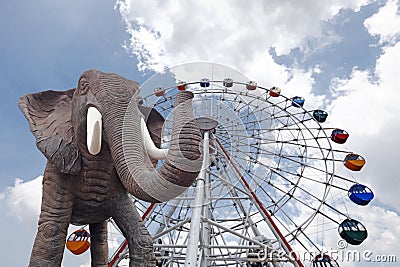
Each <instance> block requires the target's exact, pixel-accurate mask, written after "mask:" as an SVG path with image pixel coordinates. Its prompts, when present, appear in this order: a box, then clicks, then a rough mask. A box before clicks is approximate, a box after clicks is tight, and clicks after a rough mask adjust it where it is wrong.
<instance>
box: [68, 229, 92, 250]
mask: <svg viewBox="0 0 400 267" xmlns="http://www.w3.org/2000/svg"><path fill="white" fill-rule="evenodd" d="M89 238H90V234H89V233H88V232H87V231H86V230H85V229H80V230H76V231H75V232H73V233H72V234H71V235H70V236H69V237H68V239H67V243H66V246H67V249H68V250H69V251H71V252H72V253H74V254H75V255H80V254H82V253H84V252H85V251H86V250H88V249H89V247H90V242H89Z"/></svg>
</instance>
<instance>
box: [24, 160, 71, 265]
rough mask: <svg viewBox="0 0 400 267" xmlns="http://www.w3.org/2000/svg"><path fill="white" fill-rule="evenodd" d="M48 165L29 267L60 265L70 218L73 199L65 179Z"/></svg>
mask: <svg viewBox="0 0 400 267" xmlns="http://www.w3.org/2000/svg"><path fill="white" fill-rule="evenodd" d="M64 178H65V177H60V175H59V174H58V173H57V171H56V170H55V169H54V168H53V167H52V166H51V165H50V164H47V166H46V170H45V173H44V177H43V190H42V193H43V196H42V207H41V212H40V217H39V223H38V232H37V234H36V238H35V242H34V244H33V249H32V254H31V258H30V262H29V267H55V266H61V261H62V257H63V253H64V246H65V239H66V235H67V230H68V225H69V222H70V219H71V212H72V205H73V196H72V195H71V194H70V192H69V190H68V187H67V184H66V183H67V182H66V180H67V179H64Z"/></svg>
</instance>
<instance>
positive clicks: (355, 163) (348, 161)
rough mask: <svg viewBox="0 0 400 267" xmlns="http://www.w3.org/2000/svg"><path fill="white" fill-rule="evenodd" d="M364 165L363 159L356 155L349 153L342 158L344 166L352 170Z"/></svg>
mask: <svg viewBox="0 0 400 267" xmlns="http://www.w3.org/2000/svg"><path fill="white" fill-rule="evenodd" d="M364 165H365V159H364V158H363V157H362V156H360V155H358V154H353V153H350V154H348V155H347V156H346V157H345V158H344V166H346V168H348V169H350V170H352V171H360V170H361V169H362V167H363V166H364Z"/></svg>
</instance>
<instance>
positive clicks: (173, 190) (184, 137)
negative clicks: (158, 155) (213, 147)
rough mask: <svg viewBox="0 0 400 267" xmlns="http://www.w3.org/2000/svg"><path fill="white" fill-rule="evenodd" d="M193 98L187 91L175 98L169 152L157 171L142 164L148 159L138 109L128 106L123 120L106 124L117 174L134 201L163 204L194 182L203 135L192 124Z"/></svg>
mask: <svg viewBox="0 0 400 267" xmlns="http://www.w3.org/2000/svg"><path fill="white" fill-rule="evenodd" d="M192 98H193V93H191V92H189V91H180V92H178V94H177V96H176V99H175V106H174V121H173V128H172V135H171V142H170V148H169V150H168V154H167V159H166V160H165V162H164V164H163V165H162V166H161V167H160V168H159V169H158V171H156V170H154V169H149V168H148V167H146V164H145V162H146V158H145V157H147V155H146V154H145V152H144V147H143V142H142V136H141V134H140V132H141V128H140V127H141V114H140V112H139V110H138V108H137V105H129V106H128V108H127V112H126V115H125V118H124V119H123V120H122V119H121V117H119V118H117V117H114V118H113V119H111V120H109V124H111V129H112V130H111V133H110V135H109V134H108V133H106V134H107V135H109V136H108V137H107V139H108V140H109V141H108V142H109V145H110V148H111V153H112V157H113V159H114V163H115V167H116V170H117V173H118V175H119V177H120V179H121V182H122V184H123V185H124V187H125V188H126V190H127V191H128V192H129V193H131V194H132V195H134V196H135V197H137V198H139V199H142V200H144V201H148V202H164V201H167V200H170V199H172V198H174V197H176V196H178V195H180V194H181V193H183V192H184V191H185V190H186V189H187V187H189V186H190V185H191V184H192V183H193V182H194V180H195V179H196V177H197V175H198V173H199V171H200V169H201V166H202V154H201V153H202V149H201V144H202V135H201V132H200V129H199V128H198V126H197V124H196V123H195V120H194V116H193V112H192ZM121 120H122V121H121ZM121 133H122V134H121Z"/></svg>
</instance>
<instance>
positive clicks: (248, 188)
mask: <svg viewBox="0 0 400 267" xmlns="http://www.w3.org/2000/svg"><path fill="white" fill-rule="evenodd" d="M215 141H217V144H218V146H219V147H220V148H221V150H222V152H224V154H225V156H226V158H227V159H228V160H229V162H230V163H231V165H232V167H233V168H234V169H235V171H236V173H237V174H238V176H239V177H240V179H241V180H242V182H243V184H244V185H245V187H246V188H247V190H249V192H250V194H251V195H252V196H253V198H254V200H255V201H256V203H257V205H258V206H259V207H260V209H261V211H262V212H263V213H264V215H265V217H267V219H268V220H269V222H270V224H271V225H272V227H273V228H274V230H275V232H276V233H277V234H278V236H279V239H280V240H281V241H282V242H283V245H284V246H285V247H286V248H287V250H288V251H289V252H290V256H291V257H292V258H293V259H294V261H295V262H296V263H297V264H298V266H299V267H304V265H303V264H302V263H301V261H300V260H299V258H298V257H297V255H296V253H295V252H294V251H293V250H292V247H291V246H290V244H289V243H288V242H287V240H286V238H285V237H284V236H283V234H282V232H281V231H280V230H279V228H278V226H277V225H276V224H275V222H274V221H273V219H272V216H271V214H269V212H268V211H267V209H266V208H265V207H264V205H263V204H262V203H261V201H260V199H259V198H258V197H257V195H256V193H255V192H254V191H253V190H252V189H251V188H250V185H249V183H248V182H247V181H246V179H245V178H244V177H243V175H242V174H241V173H240V170H239V168H238V167H237V166H236V164H235V163H234V162H233V160H232V159H231V157H230V156H229V154H228V152H227V151H226V149H225V148H224V146H223V145H222V144H221V142H220V141H219V140H218V138H215Z"/></svg>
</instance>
